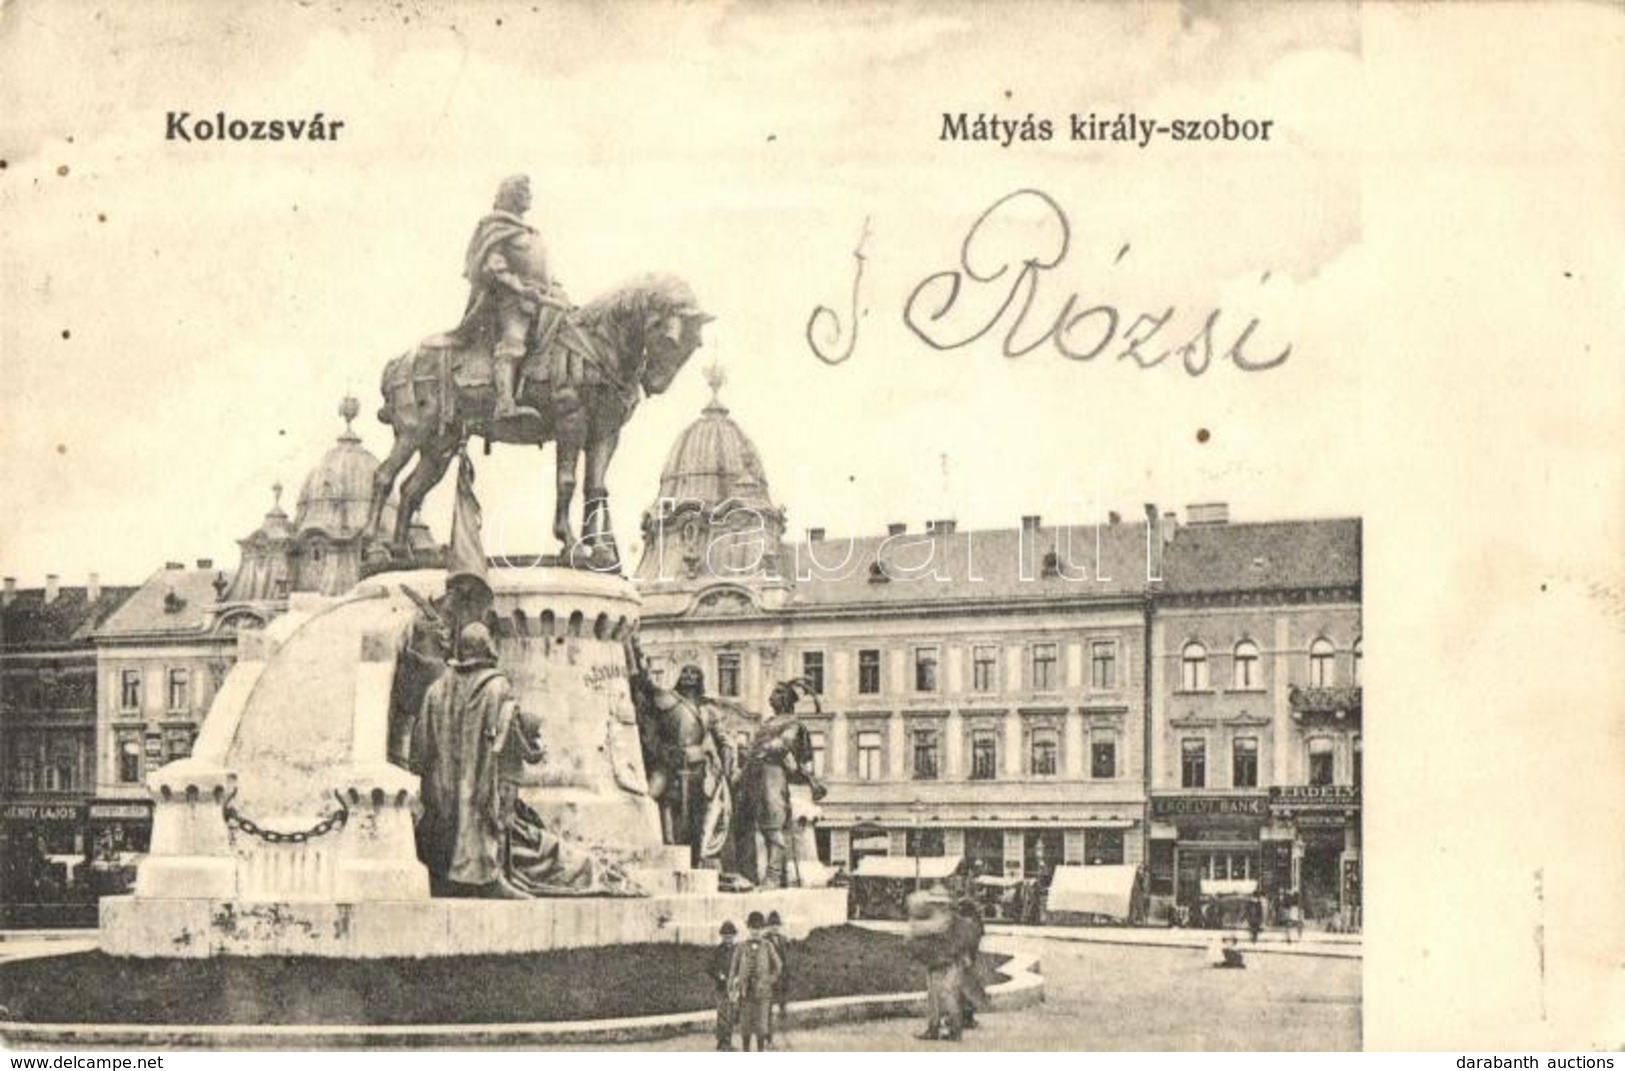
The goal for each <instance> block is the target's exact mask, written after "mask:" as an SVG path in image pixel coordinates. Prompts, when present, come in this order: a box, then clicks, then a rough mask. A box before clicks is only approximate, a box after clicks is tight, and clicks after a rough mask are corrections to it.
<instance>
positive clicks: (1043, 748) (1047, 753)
mask: <svg viewBox="0 0 1625 1071" xmlns="http://www.w3.org/2000/svg"><path fill="white" fill-rule="evenodd" d="M1032 752H1033V753H1032V772H1033V776H1034V777H1054V776H1055V774H1056V773H1057V772H1058V771H1059V769H1060V765H1061V763H1060V754H1061V742H1060V740H1059V739H1058V738H1057V736H1056V733H1055V730H1054V729H1034V730H1033V741H1032Z"/></svg>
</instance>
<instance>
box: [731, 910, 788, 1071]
mask: <svg viewBox="0 0 1625 1071" xmlns="http://www.w3.org/2000/svg"><path fill="white" fill-rule="evenodd" d="M766 925H767V920H766V919H764V918H763V917H762V913H761V912H760V911H752V912H751V913H750V916H749V917H748V918H746V919H745V929H746V930H747V931H748V932H747V933H746V936H745V939H744V940H743V941H741V942H740V943H739V944H738V945H737V946H736V947H735V948H734V953H733V961H732V963H731V965H730V967H729V969H728V995H729V996H731V997H732V998H733V999H734V1002H735V1004H736V1006H737V1007H738V1009H739V1038H740V1045H739V1047H740V1048H741V1049H743V1050H744V1051H746V1052H749V1051H750V1042H751V1038H755V1039H756V1051H757V1052H762V1051H764V1049H765V1046H766V1042H767V1037H768V1034H769V1033H770V1031H771V1029H772V1028H771V1025H770V1023H769V1021H768V1020H769V1019H770V1017H771V1016H772V1014H773V1012H772V1009H773V992H774V988H775V987H776V986H777V985H778V981H779V974H780V971H781V968H782V965H781V963H780V962H779V954H778V953H777V952H775V951H774V950H773V944H772V942H771V941H769V940H768V939H767V937H766V935H764V934H763V933H762V930H763V929H764V928H765V927H766Z"/></svg>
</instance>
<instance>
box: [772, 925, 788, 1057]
mask: <svg viewBox="0 0 1625 1071" xmlns="http://www.w3.org/2000/svg"><path fill="white" fill-rule="evenodd" d="M767 940H768V941H769V943H771V944H772V945H773V951H775V952H777V953H778V954H779V982H778V985H777V986H776V987H775V988H774V990H773V1003H774V1004H776V1005H778V1014H777V1015H775V1016H772V1017H770V1018H769V1019H768V1021H767V1047H768V1048H770V1049H771V1048H772V1047H773V1027H774V1025H775V1024H778V1023H782V1022H784V1015H785V1013H786V1012H787V1011H789V1010H790V1008H789V1005H790V938H788V937H786V936H785V933H784V920H783V919H782V918H780V917H779V913H778V912H777V911H769V912H768V913H767Z"/></svg>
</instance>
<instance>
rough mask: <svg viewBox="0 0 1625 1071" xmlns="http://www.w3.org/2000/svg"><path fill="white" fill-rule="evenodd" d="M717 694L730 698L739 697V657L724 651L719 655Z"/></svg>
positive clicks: (734, 653) (731, 652)
mask: <svg viewBox="0 0 1625 1071" xmlns="http://www.w3.org/2000/svg"><path fill="white" fill-rule="evenodd" d="M717 694H718V695H722V696H728V697H731V698H732V697H737V696H738V695H739V655H738V654H737V653H736V652H733V651H723V652H722V653H720V654H718V655H717Z"/></svg>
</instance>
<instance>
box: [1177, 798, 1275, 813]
mask: <svg viewBox="0 0 1625 1071" xmlns="http://www.w3.org/2000/svg"><path fill="white" fill-rule="evenodd" d="M1267 813H1268V800H1267V798H1266V797H1264V796H1154V797H1152V799H1151V814H1152V816H1153V817H1156V818H1263V817H1265V816H1266V814H1267Z"/></svg>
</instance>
